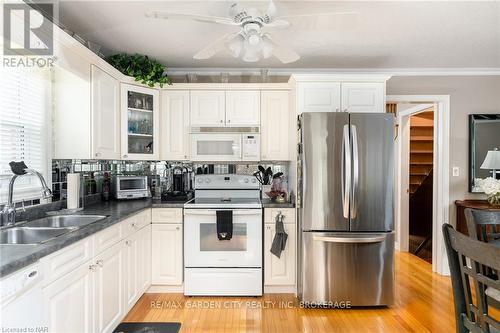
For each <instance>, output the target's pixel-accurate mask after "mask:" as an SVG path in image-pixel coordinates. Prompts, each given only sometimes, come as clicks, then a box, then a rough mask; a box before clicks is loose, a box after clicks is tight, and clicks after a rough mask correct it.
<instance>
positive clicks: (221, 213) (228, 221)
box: [216, 210, 233, 240]
mask: <svg viewBox="0 0 500 333" xmlns="http://www.w3.org/2000/svg"><path fill="white" fill-rule="evenodd" d="M216 214H217V238H219V240H230V239H231V238H232V237H233V211H232V210H218V211H216Z"/></svg>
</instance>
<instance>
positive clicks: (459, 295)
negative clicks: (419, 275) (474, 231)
mask: <svg viewBox="0 0 500 333" xmlns="http://www.w3.org/2000/svg"><path fill="white" fill-rule="evenodd" d="M443 236H444V241H445V246H446V253H447V255H448V263H449V265H450V272H451V282H452V286H453V300H454V303H455V318H456V325H457V332H458V333H466V332H474V333H490V332H498V331H500V322H498V321H497V320H496V319H495V318H493V317H492V316H490V315H489V310H490V309H491V307H493V305H492V304H488V303H487V301H486V298H487V295H493V297H497V296H496V293H499V292H500V281H499V280H498V279H492V278H490V277H488V276H486V275H484V274H482V273H481V272H482V269H481V267H482V266H487V267H489V268H490V269H491V270H493V271H495V272H496V273H498V270H500V248H499V247H496V246H493V245H491V244H485V243H484V242H481V241H478V240H475V239H472V238H470V237H467V236H465V235H463V234H461V233H459V232H457V231H455V230H454V229H453V227H452V226H451V225H449V224H444V225H443ZM471 285H472V287H473V288H474V291H475V298H473V297H472V293H471Z"/></svg>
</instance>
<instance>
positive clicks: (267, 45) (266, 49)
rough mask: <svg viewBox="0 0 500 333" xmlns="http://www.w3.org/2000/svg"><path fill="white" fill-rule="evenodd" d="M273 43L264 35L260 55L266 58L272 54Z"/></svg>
mask: <svg viewBox="0 0 500 333" xmlns="http://www.w3.org/2000/svg"><path fill="white" fill-rule="evenodd" d="M273 49H274V45H273V43H271V41H270V40H269V38H267V37H266V36H264V37H262V57H263V58H264V59H267V58H269V57H271V56H272V55H273Z"/></svg>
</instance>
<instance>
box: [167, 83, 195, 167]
mask: <svg viewBox="0 0 500 333" xmlns="http://www.w3.org/2000/svg"><path fill="white" fill-rule="evenodd" d="M160 122H161V124H160V138H161V147H160V159H162V160H174V161H182V160H187V159H189V91H168V90H167V91H163V92H162V93H161V116H160Z"/></svg>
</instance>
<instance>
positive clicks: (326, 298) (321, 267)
mask: <svg viewBox="0 0 500 333" xmlns="http://www.w3.org/2000/svg"><path fill="white" fill-rule="evenodd" d="M301 252H302V255H301V273H300V274H301V276H300V280H301V282H300V290H299V298H300V299H301V301H304V302H312V303H316V304H318V303H327V302H350V304H351V306H376V305H391V304H393V302H394V232H389V233H345V232H337V233H332V232H303V233H302V248H301Z"/></svg>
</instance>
